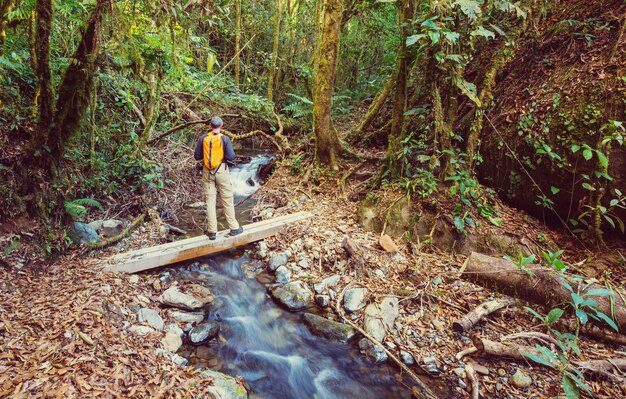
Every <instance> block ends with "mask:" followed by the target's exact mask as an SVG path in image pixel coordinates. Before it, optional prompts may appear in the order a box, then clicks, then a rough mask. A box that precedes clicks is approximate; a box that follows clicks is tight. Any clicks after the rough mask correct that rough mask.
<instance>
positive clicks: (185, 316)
mask: <svg viewBox="0 0 626 399" xmlns="http://www.w3.org/2000/svg"><path fill="white" fill-rule="evenodd" d="M169 315H170V316H172V318H173V319H174V320H176V321H178V322H181V323H200V322H201V321H202V320H204V313H202V312H181V311H180V310H172V311H171V312H169Z"/></svg>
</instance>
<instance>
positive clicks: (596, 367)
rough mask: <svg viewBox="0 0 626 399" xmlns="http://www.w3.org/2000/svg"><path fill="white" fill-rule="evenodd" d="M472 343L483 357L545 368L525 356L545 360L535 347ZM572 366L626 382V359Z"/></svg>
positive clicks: (591, 374) (481, 340) (476, 340)
mask: <svg viewBox="0 0 626 399" xmlns="http://www.w3.org/2000/svg"><path fill="white" fill-rule="evenodd" d="M472 342H473V343H474V346H475V347H476V348H477V349H478V352H480V353H481V354H482V355H488V356H490V357H506V358H510V359H515V360H520V361H526V362H529V363H533V364H535V365H538V366H545V365H543V364H541V363H537V362H534V361H533V360H531V359H530V358H527V357H526V356H524V354H532V355H535V356H538V357H540V358H544V359H545V356H544V355H543V354H542V353H541V352H540V351H539V350H538V349H537V348H535V347H533V346H528V345H517V344H503V343H501V342H495V341H491V340H488V339H486V338H481V337H474V338H473V339H472ZM571 364H572V366H573V367H575V368H576V369H578V370H580V371H582V372H583V373H584V374H585V375H587V376H589V377H595V378H599V379H604V380H609V381H612V382H616V383H623V382H624V381H625V379H624V377H623V376H621V375H619V374H620V373H624V372H626V358H615V359H600V360H588V361H574V362H572V363H571Z"/></svg>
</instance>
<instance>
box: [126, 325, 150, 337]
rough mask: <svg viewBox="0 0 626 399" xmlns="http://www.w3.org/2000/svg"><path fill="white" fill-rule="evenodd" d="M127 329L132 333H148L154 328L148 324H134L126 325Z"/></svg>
mask: <svg viewBox="0 0 626 399" xmlns="http://www.w3.org/2000/svg"><path fill="white" fill-rule="evenodd" d="M128 331H130V332H132V333H133V334H137V335H142V336H143V335H148V334H150V333H151V332H154V328H151V327H148V326H138V325H134V326H130V327H128Z"/></svg>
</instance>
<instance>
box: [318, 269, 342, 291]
mask: <svg viewBox="0 0 626 399" xmlns="http://www.w3.org/2000/svg"><path fill="white" fill-rule="evenodd" d="M340 279H341V276H340V275H338V274H333V275H332V276H330V277H326V278H325V279H324V280H322V281H320V282H319V283H317V284H315V285H314V286H313V288H314V289H315V292H316V293H318V294H321V293H323V292H324V290H326V289H328V288H334V287H336V286H337V284H338V283H339V280H340Z"/></svg>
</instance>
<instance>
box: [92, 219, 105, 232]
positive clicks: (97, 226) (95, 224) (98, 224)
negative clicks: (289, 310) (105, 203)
mask: <svg viewBox="0 0 626 399" xmlns="http://www.w3.org/2000/svg"><path fill="white" fill-rule="evenodd" d="M103 224H104V220H102V219H98V220H94V221H93V222H91V223H89V226H90V227H91V228H93V229H94V230H95V231H97V232H100V230H102V225H103Z"/></svg>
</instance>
